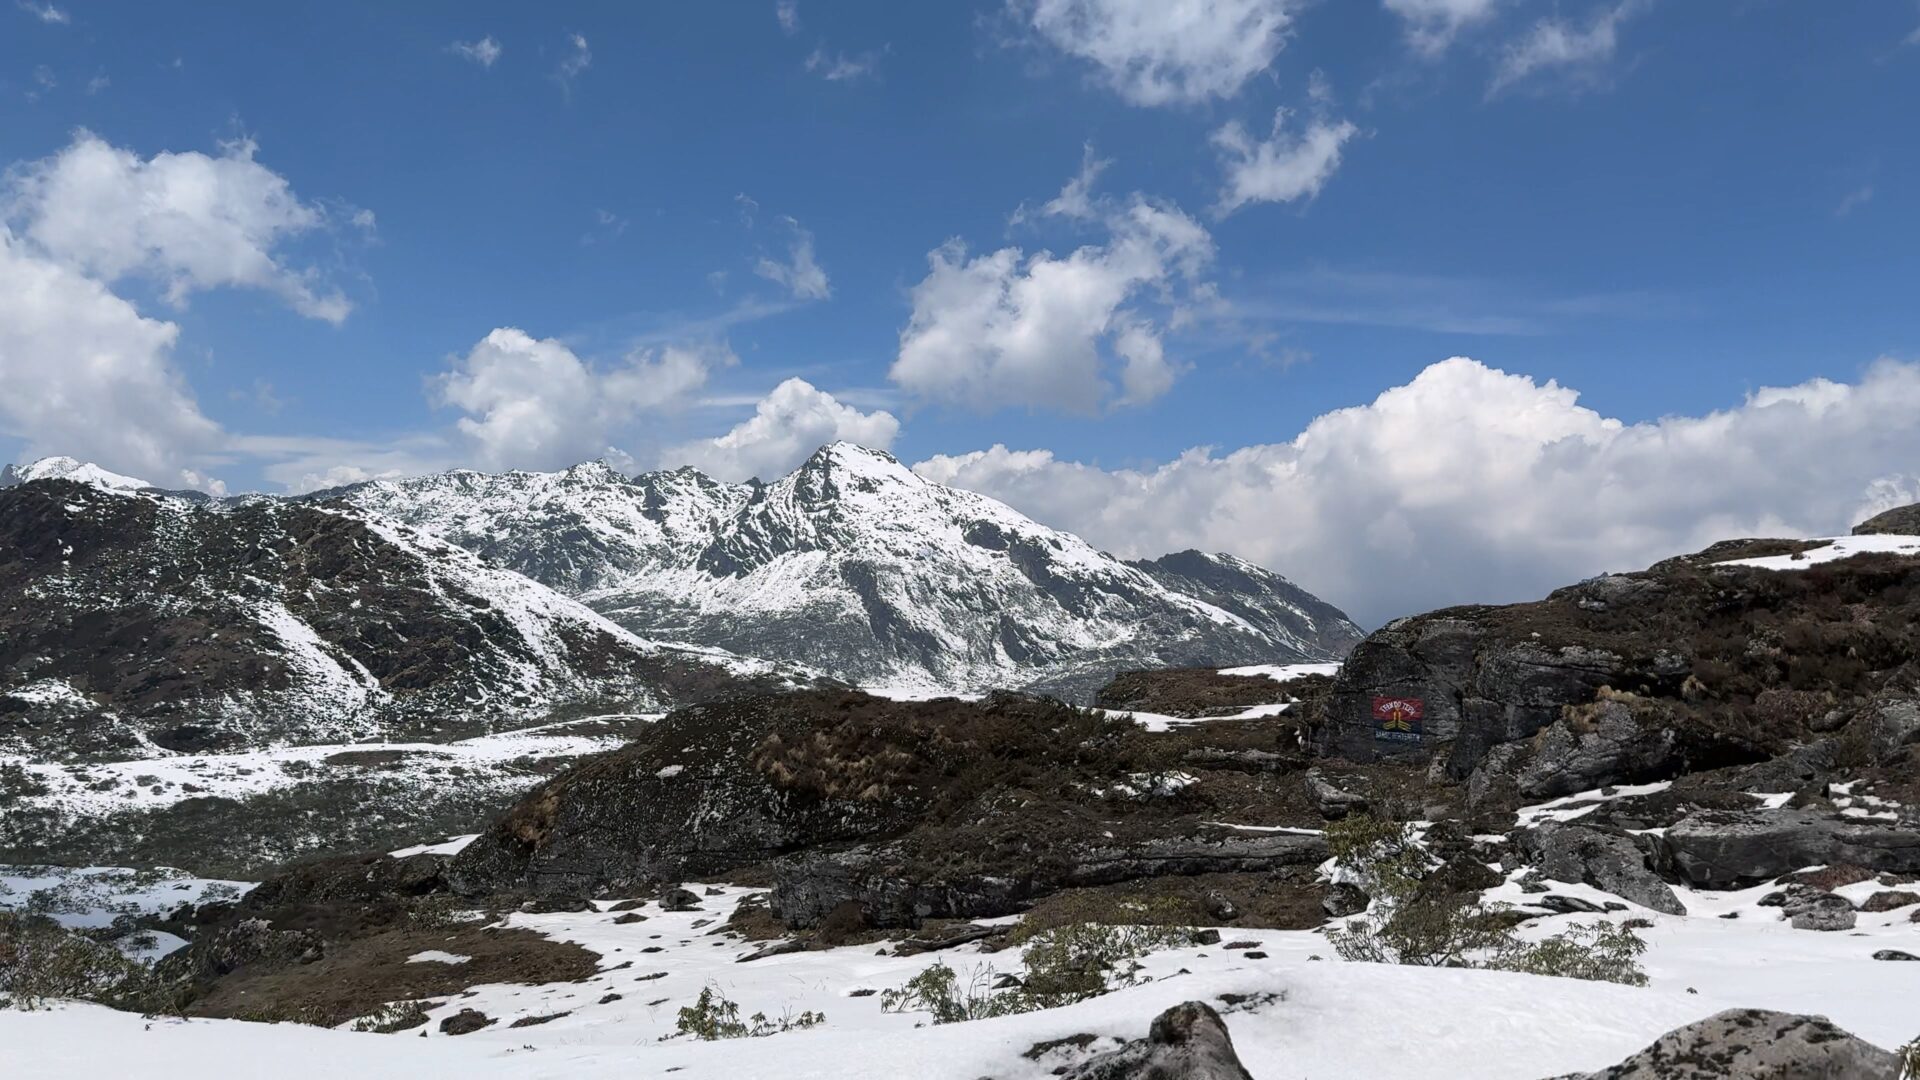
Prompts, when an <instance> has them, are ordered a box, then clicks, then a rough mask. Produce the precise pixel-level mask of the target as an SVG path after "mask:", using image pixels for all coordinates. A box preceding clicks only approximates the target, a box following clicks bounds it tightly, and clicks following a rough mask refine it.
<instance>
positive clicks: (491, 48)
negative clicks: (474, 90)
mask: <svg viewBox="0 0 1920 1080" xmlns="http://www.w3.org/2000/svg"><path fill="white" fill-rule="evenodd" d="M447 48H448V49H449V50H450V51H452V53H453V54H454V55H455V56H458V57H461V58H463V59H466V60H471V61H473V62H474V63H476V64H479V65H480V66H481V67H483V68H490V67H492V66H493V62H494V61H495V60H498V59H500V54H501V53H502V52H505V51H506V50H504V49H502V48H501V47H500V43H499V42H497V41H495V40H493V35H491V34H489V35H487V36H486V37H483V38H481V39H480V40H479V41H456V42H454V43H453V44H451V45H449V46H447Z"/></svg>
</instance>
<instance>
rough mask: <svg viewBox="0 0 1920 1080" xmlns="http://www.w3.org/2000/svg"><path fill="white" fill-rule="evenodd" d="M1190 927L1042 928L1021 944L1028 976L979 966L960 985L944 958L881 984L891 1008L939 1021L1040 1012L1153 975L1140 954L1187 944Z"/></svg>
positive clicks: (882, 1004) (883, 1004) (1086, 925)
mask: <svg viewBox="0 0 1920 1080" xmlns="http://www.w3.org/2000/svg"><path fill="white" fill-rule="evenodd" d="M1192 940H1193V930H1192V929H1191V928H1190V927H1174V926H1103V925H1098V924H1095V923H1073V924H1071V925H1067V926H1057V927H1053V928H1051V929H1047V930H1042V931H1040V932H1038V933H1035V934H1033V935H1031V936H1030V937H1029V938H1028V939H1027V945H1026V947H1025V948H1023V949H1022V950H1021V951H1020V960H1021V963H1022V965H1023V966H1024V967H1025V969H1026V972H1025V976H1024V977H1023V978H1020V979H1007V980H1004V983H1005V984H1004V985H996V984H998V983H1001V982H1002V981H1003V980H1001V979H1000V978H999V976H998V973H997V972H995V971H994V969H993V968H992V967H990V966H989V967H985V968H976V969H975V970H974V971H973V972H972V974H970V975H969V976H968V977H967V982H966V985H964V986H962V985H961V983H960V977H959V975H958V974H957V973H956V972H955V971H954V970H953V969H952V968H951V967H948V966H947V965H946V964H945V963H944V962H942V963H935V964H934V965H933V966H932V967H929V968H927V969H926V970H924V971H922V972H921V973H920V974H918V975H915V976H914V977H913V978H911V979H908V980H907V982H906V984H905V985H903V986H900V987H898V988H896V989H893V990H886V991H882V992H881V995H880V1007H881V1008H882V1009H885V1010H886V1011H888V1012H924V1013H926V1014H928V1015H929V1016H931V1017H932V1018H933V1022H934V1023H936V1024H953V1023H959V1022H961V1021H964V1020H981V1019H985V1018H987V1017H991V1016H1009V1015H1012V1014H1014V1013H1026V1012H1037V1011H1039V1010H1041V1009H1055V1008H1059V1007H1060V1006H1062V1005H1072V1004H1073V1003H1075V1002H1078V1001H1085V1000H1087V999H1088V998H1093V997H1099V996H1100V995H1101V994H1105V993H1108V992H1110V991H1113V990H1117V989H1120V988H1121V987H1125V986H1138V985H1140V984H1141V983H1144V982H1146V981H1148V977H1147V976H1146V975H1145V974H1144V970H1145V969H1144V966H1143V965H1142V964H1141V963H1140V959H1141V958H1142V957H1144V956H1146V955H1147V954H1149V953H1152V952H1154V951H1155V950H1158V949H1165V948H1172V947H1175V946H1179V945H1186V944H1189V943H1191V941H1192Z"/></svg>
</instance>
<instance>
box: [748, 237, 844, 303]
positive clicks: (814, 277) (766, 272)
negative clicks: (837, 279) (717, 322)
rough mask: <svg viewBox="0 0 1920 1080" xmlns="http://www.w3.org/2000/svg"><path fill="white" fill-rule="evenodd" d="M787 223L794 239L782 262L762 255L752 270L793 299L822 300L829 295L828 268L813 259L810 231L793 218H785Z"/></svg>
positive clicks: (831, 293)
mask: <svg viewBox="0 0 1920 1080" xmlns="http://www.w3.org/2000/svg"><path fill="white" fill-rule="evenodd" d="M786 223H787V226H788V227H789V228H791V229H792V230H793V243H792V245H791V246H790V247H789V248H788V251H787V261H786V262H781V261H779V260H777V259H772V258H768V257H767V256H765V255H762V256H761V257H760V259H759V261H758V262H756V263H754V265H753V272H754V273H756V274H759V275H760V276H761V277H763V278H766V279H767V280H768V281H771V282H773V283H775V284H777V285H779V286H781V287H782V288H784V289H786V290H787V291H788V292H789V293H791V294H793V298H794V299H795V300H825V299H827V298H828V297H831V296H832V295H833V285H832V284H831V283H830V282H829V281H828V280H827V272H826V271H825V270H824V269H822V268H821V266H820V264H819V263H818V262H816V261H815V260H814V256H813V234H812V233H810V232H808V231H807V230H806V229H804V228H802V227H801V226H800V223H799V222H797V221H795V220H794V219H792V218H787V219H786Z"/></svg>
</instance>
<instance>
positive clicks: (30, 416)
mask: <svg viewBox="0 0 1920 1080" xmlns="http://www.w3.org/2000/svg"><path fill="white" fill-rule="evenodd" d="M179 334H180V328H179V327H178V326H176V325H174V324H173V323H171V322H164V321H161V320H158V319H150V318H147V317H146V316H143V315H141V314H140V312H139V311H138V310H136V309H135V308H134V306H133V305H132V304H130V303H128V302H127V301H125V300H123V299H121V298H120V297H118V296H115V295H114V294H113V293H112V292H111V291H110V290H108V288H107V287H106V286H105V285H104V284H102V283H101V282H99V281H97V280H95V279H93V278H90V277H88V276H86V275H85V274H82V273H81V272H80V271H79V270H77V269H75V268H74V267H73V266H71V265H68V264H66V263H64V262H61V261H58V260H55V259H50V258H48V257H46V255H45V254H44V253H43V252H41V251H39V250H38V249H36V248H35V247H34V246H33V245H32V244H31V243H29V242H26V241H24V240H23V239H22V238H20V237H18V236H15V235H14V234H13V233H12V232H10V231H9V230H8V229H7V228H6V227H5V226H4V225H0V433H4V434H7V435H11V436H14V437H16V438H20V439H24V440H25V441H26V443H27V452H28V455H29V456H30V457H41V456H44V455H48V454H68V455H71V456H73V457H78V458H82V459H84V460H90V461H96V462H99V463H100V464H102V465H104V466H106V467H107V468H110V469H113V470H115V471H121V472H129V473H133V474H136V475H143V476H146V477H147V478H148V479H150V480H152V481H154V482H155V483H168V482H170V481H169V480H168V479H167V478H170V477H177V476H178V475H179V473H180V470H181V469H182V468H184V467H185V465H186V463H187V462H188V461H189V460H191V459H193V458H194V457H196V456H198V455H202V454H205V453H207V452H209V451H212V450H214V449H216V448H217V447H218V446H219V443H220V440H221V432H220V428H219V426H218V425H216V424H215V423H214V422H213V421H212V420H210V419H208V418H207V417H206V416H205V415H204V414H203V413H202V412H201V411H200V406H199V404H198V403H197V402H195V400H194V398H193V394H192V393H191V392H190V391H189V390H188V389H187V387H186V384H185V383H184V382H183V381H182V380H181V378H180V376H179V374H178V372H176V371H175V370H174V367H173V362H172V351H173V346H174V342H175V341H176V340H177V339H178V338H179Z"/></svg>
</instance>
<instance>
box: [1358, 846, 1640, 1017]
mask: <svg viewBox="0 0 1920 1080" xmlns="http://www.w3.org/2000/svg"><path fill="white" fill-rule="evenodd" d="M1327 845H1328V848H1329V850H1330V851H1331V852H1332V854H1333V861H1334V867H1335V869H1336V871H1337V872H1338V873H1339V874H1340V876H1341V877H1342V878H1343V879H1345V880H1349V881H1352V882H1354V883H1355V884H1358V885H1359V886H1360V887H1361V888H1363V889H1365V890H1366V891H1367V893H1368V894H1369V895H1371V896H1372V897H1373V898H1374V903H1373V906H1372V907H1371V908H1369V909H1368V911H1367V912H1366V914H1364V915H1361V916H1357V917H1355V918H1352V919H1349V920H1348V921H1347V922H1346V923H1345V924H1344V925H1341V926H1336V927H1332V928H1329V929H1328V931H1327V939H1328V940H1329V941H1330V942H1332V943H1333V947H1334V949H1335V951H1337V952H1338V953H1339V954H1340V957H1341V959H1343V960H1353V961H1359V962H1363V963H1376V964H1412V965H1416V966H1420V967H1477V968H1491V969H1495V970H1500V971H1519V972H1526V973H1529V974H1534V975H1555V976H1560V977H1562V978H1570V979H1590V980H1595V981H1599V982H1614V983H1624V984H1626V985H1629V986H1645V985H1646V983H1647V976H1646V973H1645V972H1644V971H1642V970H1641V969H1640V965H1639V963H1638V958H1639V956H1640V954H1641V953H1643V952H1645V951H1646V948H1647V945H1646V942H1644V941H1642V940H1641V939H1640V937H1639V936H1638V935H1637V934H1635V933H1634V929H1635V926H1634V925H1633V922H1632V921H1630V922H1628V923H1626V924H1614V923H1609V922H1605V921H1601V922H1595V923H1592V924H1587V925H1574V926H1570V927H1568V928H1567V929H1566V930H1565V931H1563V932H1562V933H1559V934H1556V935H1554V936H1553V937H1550V938H1547V939H1545V940H1542V941H1535V942H1528V941H1524V940H1522V939H1521V938H1520V937H1519V936H1518V935H1517V934H1515V933H1514V931H1513V927H1512V920H1511V919H1510V918H1508V917H1507V911H1506V909H1505V908H1503V907H1501V906H1497V905H1493V906H1490V905H1484V904H1481V903H1480V902H1479V901H1478V900H1477V899H1476V898H1475V897H1474V896H1473V895H1472V894H1469V893H1458V892H1452V891H1449V890H1446V889H1441V888H1435V887H1433V886H1432V885H1431V884H1430V883H1429V882H1428V880H1427V878H1428V876H1429V875H1430V873H1431V872H1432V870H1433V868H1434V866H1435V863H1434V861H1433V860H1432V859H1431V858H1430V857H1429V856H1428V855H1427V853H1426V852H1425V851H1424V850H1423V849H1422V848H1421V847H1420V843H1419V838H1418V837H1417V836H1416V835H1415V833H1414V829H1413V827H1412V826H1411V825H1408V824H1406V823H1404V822H1393V821H1382V820H1379V819H1375V818H1370V817H1365V816H1361V817H1352V818H1348V819H1346V820H1344V821H1340V822H1336V823H1334V824H1333V825H1330V826H1329V827H1328V829H1327Z"/></svg>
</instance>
